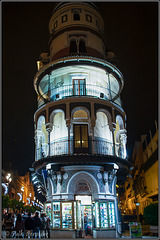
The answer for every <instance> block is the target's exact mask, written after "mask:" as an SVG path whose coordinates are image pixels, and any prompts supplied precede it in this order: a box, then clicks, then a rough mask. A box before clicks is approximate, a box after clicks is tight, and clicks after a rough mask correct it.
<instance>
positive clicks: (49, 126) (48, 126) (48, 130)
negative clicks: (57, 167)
mask: <svg viewBox="0 0 160 240" xmlns="http://www.w3.org/2000/svg"><path fill="white" fill-rule="evenodd" d="M46 131H47V134H48V156H50V155H51V148H50V132H51V125H50V123H46Z"/></svg>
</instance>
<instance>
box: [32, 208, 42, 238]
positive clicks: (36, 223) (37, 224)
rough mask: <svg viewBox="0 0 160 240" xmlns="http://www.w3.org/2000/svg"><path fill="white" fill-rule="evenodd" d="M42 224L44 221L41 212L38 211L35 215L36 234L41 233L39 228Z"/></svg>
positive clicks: (34, 229) (34, 227)
mask: <svg viewBox="0 0 160 240" xmlns="http://www.w3.org/2000/svg"><path fill="white" fill-rule="evenodd" d="M41 226H42V222H41V219H40V218H39V213H38V212H36V213H35V216H34V218H33V232H34V233H35V234H36V233H38V234H39V230H40V228H41Z"/></svg>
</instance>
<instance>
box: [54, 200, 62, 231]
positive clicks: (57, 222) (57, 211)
mask: <svg viewBox="0 0 160 240" xmlns="http://www.w3.org/2000/svg"><path fill="white" fill-rule="evenodd" d="M53 228H60V202H53Z"/></svg>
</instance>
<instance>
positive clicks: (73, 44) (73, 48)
mask: <svg viewBox="0 0 160 240" xmlns="http://www.w3.org/2000/svg"><path fill="white" fill-rule="evenodd" d="M69 52H70V54H74V53H77V44H76V41H75V40H71V42H70V49H69Z"/></svg>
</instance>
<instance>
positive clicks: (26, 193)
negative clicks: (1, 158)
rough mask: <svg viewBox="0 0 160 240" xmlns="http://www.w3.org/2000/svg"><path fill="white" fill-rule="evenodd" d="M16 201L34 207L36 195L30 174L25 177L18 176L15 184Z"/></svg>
mask: <svg viewBox="0 0 160 240" xmlns="http://www.w3.org/2000/svg"><path fill="white" fill-rule="evenodd" d="M15 190H16V199H17V200H22V202H23V203H24V204H25V205H33V202H32V201H34V197H35V193H34V187H33V184H32V183H31V182H30V176H29V172H27V174H26V175H25V176H17V178H16V182H15Z"/></svg>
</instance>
